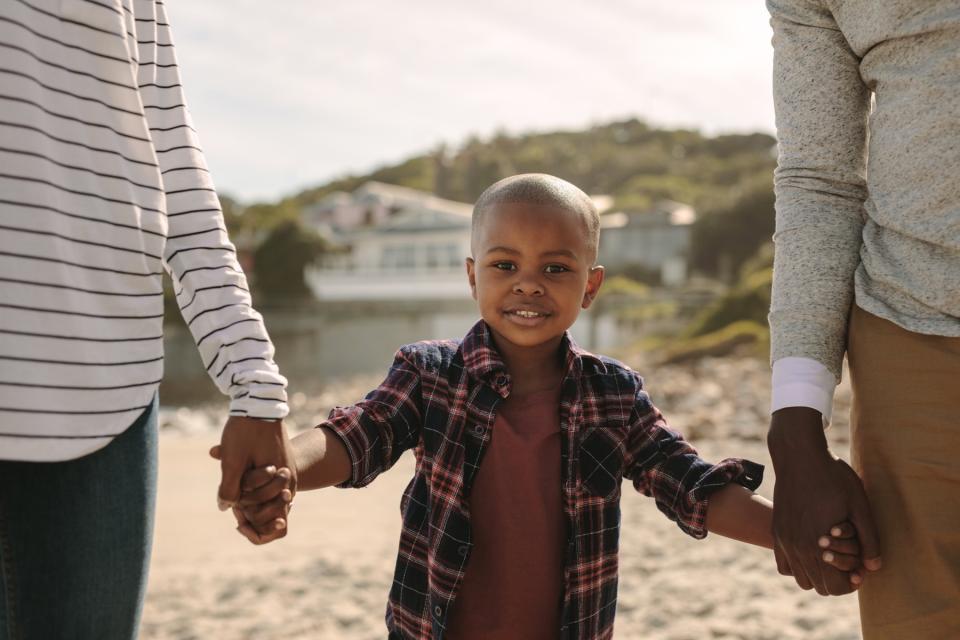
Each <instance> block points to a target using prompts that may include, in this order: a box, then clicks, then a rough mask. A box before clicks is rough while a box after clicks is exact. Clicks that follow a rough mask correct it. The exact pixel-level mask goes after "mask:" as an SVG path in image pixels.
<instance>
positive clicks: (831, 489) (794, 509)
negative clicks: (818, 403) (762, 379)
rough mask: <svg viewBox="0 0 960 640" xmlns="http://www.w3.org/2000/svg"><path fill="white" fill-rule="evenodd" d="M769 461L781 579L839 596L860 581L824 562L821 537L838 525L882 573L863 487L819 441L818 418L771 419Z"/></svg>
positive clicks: (805, 414) (810, 413) (795, 412)
mask: <svg viewBox="0 0 960 640" xmlns="http://www.w3.org/2000/svg"><path fill="white" fill-rule="evenodd" d="M769 444H770V455H771V458H772V459H773V465H774V469H775V471H776V475H777V482H776V485H775V488H774V516H773V531H774V538H775V544H774V552H775V554H776V558H777V566H778V568H779V570H780V573H782V574H784V575H793V576H794V578H795V579H796V581H797V584H798V585H799V586H800V587H801V588H803V589H811V588H813V589H816V591H817V593H819V594H820V595H843V594H846V593H850V592H851V591H853V590H855V589H856V588H857V586H858V584H859V582H858V580H862V578H861V576H860V575H859V573H858V572H856V571H854V572H853V573H848V572H846V571H841V570H839V569H837V568H835V567H834V566H830V563H828V562H825V561H824V559H823V553H824V550H823V548H821V547H820V546H819V545H818V540H820V538H821V537H822V534H823V532H825V531H830V530H831V528H832V527H834V526H835V525H836V524H837V523H840V522H849V523H852V525H853V527H855V529H856V536H857V538H858V540H859V543H860V557H861V559H862V566H863V567H865V568H866V569H868V570H870V571H876V570H878V569H879V568H880V544H879V541H878V539H877V533H876V526H875V525H874V523H873V517H872V515H871V513H870V507H869V504H868V503H867V498H866V494H865V493H864V490H863V483H862V482H861V480H860V478H859V477H858V476H857V474H856V473H855V472H854V471H853V469H851V468H850V466H849V465H848V464H847V463H846V462H844V461H843V460H840V459H837V458H835V457H833V455H832V454H831V453H830V451H829V448H828V447H827V444H826V439H825V438H824V435H823V427H822V419H821V417H820V413H819V412H816V411H814V410H812V409H806V408H801V407H793V408H788V409H781V410H780V411H777V412H775V413H774V414H773V420H772V422H771V427H770V436H769Z"/></svg>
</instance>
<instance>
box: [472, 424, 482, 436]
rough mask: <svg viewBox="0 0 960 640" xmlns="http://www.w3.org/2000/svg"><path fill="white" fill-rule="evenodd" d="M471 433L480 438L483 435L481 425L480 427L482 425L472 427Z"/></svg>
mask: <svg viewBox="0 0 960 640" xmlns="http://www.w3.org/2000/svg"><path fill="white" fill-rule="evenodd" d="M473 432H474V433H475V434H477V435H478V436H482V435H483V425H482V424H478V425H474V427H473Z"/></svg>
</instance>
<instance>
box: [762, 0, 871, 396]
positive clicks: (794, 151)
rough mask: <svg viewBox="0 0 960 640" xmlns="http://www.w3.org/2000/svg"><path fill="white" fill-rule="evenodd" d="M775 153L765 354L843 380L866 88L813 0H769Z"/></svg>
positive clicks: (859, 213)
mask: <svg viewBox="0 0 960 640" xmlns="http://www.w3.org/2000/svg"><path fill="white" fill-rule="evenodd" d="M767 8H768V9H769V11H770V14H771V25H772V27H773V48H774V64H773V67H774V71H773V94H774V105H775V110H776V122H777V138H778V145H779V160H778V166H777V169H776V172H775V176H774V182H775V189H776V232H775V234H774V242H775V247H776V249H775V257H774V276H773V299H772V304H771V309H770V316H769V320H770V331H771V360H772V361H774V362H775V361H777V360H779V359H780V358H784V357H790V356H794V357H805V358H811V359H813V360H816V361H818V362H820V363H822V364H823V365H824V366H826V367H827V369H829V370H830V372H831V373H832V374H833V375H834V377H835V378H836V379H837V380H839V378H840V369H841V362H842V360H843V354H844V351H845V349H846V326H847V318H848V314H849V310H850V305H851V303H852V301H853V290H854V272H855V271H856V268H857V265H858V263H859V256H860V245H861V233H862V228H863V223H864V215H865V214H864V206H863V204H864V200H865V199H866V196H867V192H866V145H867V118H868V114H869V109H870V91H869V89H868V87H867V86H866V85H865V84H864V82H863V80H862V79H861V76H860V68H859V63H860V60H859V58H858V57H857V56H856V55H855V53H854V52H853V51H852V49H851V47H850V45H849V43H848V42H847V40H846V39H845V37H844V35H843V34H842V33H841V32H840V30H839V28H838V27H837V24H836V22H835V21H834V19H833V16H832V15H831V13H830V12H829V11H828V10H827V9H826V8H825V7H824V6H823V5H822V3H821V2H819V1H817V0H768V2H767Z"/></svg>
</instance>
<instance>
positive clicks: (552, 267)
mask: <svg viewBox="0 0 960 640" xmlns="http://www.w3.org/2000/svg"><path fill="white" fill-rule="evenodd" d="M544 271H546V272H547V273H564V272H565V271H570V269H568V268H567V267H565V266H563V265H562V264H548V265H547V266H546V267H545V268H544Z"/></svg>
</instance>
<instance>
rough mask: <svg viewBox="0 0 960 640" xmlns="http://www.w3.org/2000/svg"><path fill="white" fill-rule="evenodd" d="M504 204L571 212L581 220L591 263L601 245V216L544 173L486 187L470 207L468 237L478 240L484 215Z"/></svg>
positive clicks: (577, 194)
mask: <svg viewBox="0 0 960 640" xmlns="http://www.w3.org/2000/svg"><path fill="white" fill-rule="evenodd" d="M507 203H519V204H529V205H535V206H539V207H550V208H555V209H558V210H561V211H566V212H570V213H573V214H576V215H578V216H580V217H581V218H582V219H583V225H584V230H585V234H586V235H585V238H584V241H585V242H586V244H587V247H588V249H589V251H590V255H591V256H592V259H593V260H596V257H597V250H598V247H599V244H600V215H599V214H598V213H597V207H596V206H595V205H594V204H593V201H592V200H591V199H590V196H588V195H587V194H585V193H584V192H583V191H581V190H580V189H579V188H577V187H576V186H574V185H573V184H571V183H569V182H567V181H566V180H562V179H560V178H557V177H556V176H551V175H548V174H546V173H522V174H520V175H516V176H511V177H509V178H504V179H503V180H500V181H499V182H495V183H494V184H493V185H491V186H489V187H487V190H486V191H484V192H483V193H482V194H480V197H479V198H477V202H476V204H474V205H473V220H472V225H471V235H472V237H473V238H477V237H478V230H479V229H480V227H481V226H482V225H483V220H484V218H485V217H486V215H487V214H488V213H489V212H490V211H491V210H493V209H495V208H496V207H498V206H500V205H503V204H507Z"/></svg>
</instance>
